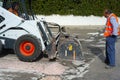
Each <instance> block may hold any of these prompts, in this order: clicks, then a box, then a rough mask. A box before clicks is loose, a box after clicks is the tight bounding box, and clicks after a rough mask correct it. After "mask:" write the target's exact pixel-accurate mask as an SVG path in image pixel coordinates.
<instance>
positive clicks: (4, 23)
mask: <svg viewBox="0 0 120 80" xmlns="http://www.w3.org/2000/svg"><path fill="white" fill-rule="evenodd" d="M13 1H15V0H0V53H1V52H2V50H3V49H13V50H14V52H15V53H16V55H17V57H18V58H19V59H20V60H21V61H25V62H32V61H36V60H37V59H38V58H39V57H40V55H41V54H44V53H47V54H48V57H49V58H54V57H56V54H57V53H58V54H59V56H60V57H61V58H67V56H68V55H69V54H71V55H72V57H70V58H72V59H75V58H77V57H78V58H81V55H82V53H81V47H80V43H79V41H77V40H75V39H73V38H70V37H69V38H68V36H67V35H64V33H63V32H62V31H61V27H60V26H59V25H58V24H53V23H48V22H46V21H44V20H39V19H37V18H36V16H35V15H34V14H33V12H32V8H31V0H28V2H29V3H28V4H29V8H26V4H25V0H16V1H18V2H19V3H20V13H21V14H20V16H16V15H14V14H13V13H11V12H9V11H8V10H7V9H8V7H10V6H11V3H12V2H13ZM28 11H29V12H28ZM49 25H52V26H57V27H58V28H59V31H58V33H57V34H56V35H55V36H53V34H52V32H51V30H50V28H49V27H50V26H49ZM63 35H64V36H63ZM66 37H67V39H66ZM78 53H79V55H77V54H78ZM63 56H64V57H63Z"/></svg>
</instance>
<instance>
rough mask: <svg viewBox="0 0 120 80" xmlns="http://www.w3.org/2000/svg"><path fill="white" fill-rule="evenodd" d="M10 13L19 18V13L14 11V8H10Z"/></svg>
mask: <svg viewBox="0 0 120 80" xmlns="http://www.w3.org/2000/svg"><path fill="white" fill-rule="evenodd" d="M8 11H10V12H12V13H13V14H15V15H16V16H18V12H17V11H16V10H13V9H12V8H9V9H8Z"/></svg>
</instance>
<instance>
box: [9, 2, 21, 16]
mask: <svg viewBox="0 0 120 80" xmlns="http://www.w3.org/2000/svg"><path fill="white" fill-rule="evenodd" d="M18 9H19V3H18V2H13V3H12V5H11V7H10V8H9V9H8V11H10V12H12V13H13V14H15V15H17V16H18V15H19V14H18Z"/></svg>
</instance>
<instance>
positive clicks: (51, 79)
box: [39, 76, 62, 80]
mask: <svg viewBox="0 0 120 80" xmlns="http://www.w3.org/2000/svg"><path fill="white" fill-rule="evenodd" d="M39 80H62V79H61V78H60V77H59V76H46V77H43V78H42V79H39Z"/></svg>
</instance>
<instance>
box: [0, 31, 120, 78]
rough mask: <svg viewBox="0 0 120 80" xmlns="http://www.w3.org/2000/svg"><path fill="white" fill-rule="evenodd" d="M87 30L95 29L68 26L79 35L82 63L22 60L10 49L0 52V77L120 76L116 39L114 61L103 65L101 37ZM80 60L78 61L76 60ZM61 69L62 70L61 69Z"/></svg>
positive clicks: (119, 59) (119, 51)
mask: <svg viewBox="0 0 120 80" xmlns="http://www.w3.org/2000/svg"><path fill="white" fill-rule="evenodd" d="M89 32H97V30H79V29H75V30H69V33H70V34H71V35H73V34H72V33H74V34H77V35H79V36H78V37H79V38H80V39H81V44H82V48H83V53H84V54H85V64H82V65H81V64H80V65H79V64H77V65H78V66H77V67H76V64H73V63H72V62H71V61H62V60H57V61H55V62H49V60H48V59H47V58H42V59H41V60H39V61H37V62H33V63H27V62H22V61H20V60H18V58H17V57H16V55H15V54H14V53H13V52H11V51H5V52H3V54H4V55H1V56H0V80H119V79H120V58H119V56H120V54H119V53H120V47H119V45H120V40H118V41H117V43H116V64H117V66H116V67H115V68H114V69H110V70H107V69H105V64H104V62H103V61H104V58H105V56H104V52H105V50H104V49H105V48H104V47H105V46H104V44H105V42H104V41H103V40H101V37H100V38H98V39H97V40H96V37H94V38H93V36H92V38H90V37H89V36H87V33H89ZM78 63H81V62H78ZM64 72H65V73H64ZM63 74H64V75H63Z"/></svg>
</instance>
